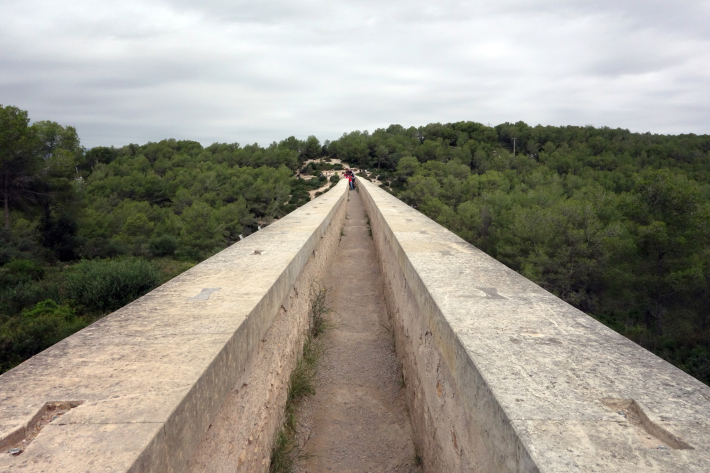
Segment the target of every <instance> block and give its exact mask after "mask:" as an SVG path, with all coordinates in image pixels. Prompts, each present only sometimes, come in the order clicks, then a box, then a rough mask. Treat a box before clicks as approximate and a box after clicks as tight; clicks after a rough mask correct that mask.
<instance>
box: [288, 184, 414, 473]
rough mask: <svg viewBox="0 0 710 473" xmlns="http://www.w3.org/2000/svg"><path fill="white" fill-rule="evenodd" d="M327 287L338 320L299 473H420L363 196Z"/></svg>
mask: <svg viewBox="0 0 710 473" xmlns="http://www.w3.org/2000/svg"><path fill="white" fill-rule="evenodd" d="M325 284H326V286H328V287H329V288H330V289H331V301H330V302H331V306H332V307H333V308H334V309H335V310H336V311H337V314H334V315H332V317H331V318H332V322H333V327H332V328H331V329H330V330H329V331H328V332H327V333H326V335H325V336H326V341H325V343H326V345H327V346H328V347H329V348H328V350H327V351H326V353H325V355H324V356H323V359H322V361H321V364H320V366H319V369H318V377H317V381H316V394H315V396H309V397H308V398H306V400H305V402H304V403H303V404H302V406H301V408H300V409H299V430H300V431H301V445H303V443H304V442H305V445H306V447H305V450H306V452H307V453H309V454H310V455H311V456H310V457H309V458H308V459H307V460H305V461H303V462H302V463H301V465H300V467H299V471H300V472H311V473H315V472H329V471H333V472H356V471H357V472H369V471H373V472H377V471H381V472H385V471H386V472H391V471H399V472H410V471H412V472H413V471H418V468H417V467H416V466H415V450H414V445H413V443H412V433H411V424H410V421H409V415H408V413H407V409H406V406H405V402H404V396H403V390H402V387H401V385H400V380H401V379H402V378H401V373H400V370H399V367H398V363H397V358H396V356H395V354H394V350H393V348H394V347H393V345H392V343H393V341H392V338H391V335H390V333H389V332H388V331H387V329H386V328H385V327H388V326H389V325H388V320H387V314H386V310H385V303H384V296H383V293H382V283H381V275H380V270H379V266H378V264H377V259H376V254H375V247H374V243H373V241H372V238H371V237H370V234H369V227H368V223H367V217H366V215H365V210H364V208H363V205H362V201H361V200H360V196H359V194H358V193H357V192H355V191H350V196H349V200H348V203H347V217H346V220H345V227H344V229H343V237H342V239H341V242H340V245H339V247H338V252H337V254H336V258H335V261H334V262H333V264H332V266H331V268H330V269H329V270H328V271H327V277H326V281H325Z"/></svg>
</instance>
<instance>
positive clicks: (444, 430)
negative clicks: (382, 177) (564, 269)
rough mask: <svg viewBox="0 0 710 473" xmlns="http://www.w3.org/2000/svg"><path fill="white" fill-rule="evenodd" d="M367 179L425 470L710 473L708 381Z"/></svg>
mask: <svg viewBox="0 0 710 473" xmlns="http://www.w3.org/2000/svg"><path fill="white" fill-rule="evenodd" d="M358 184H359V192H360V193H361V195H362V197H363V202H364V203H365V207H366V209H367V212H368V215H369V218H370V222H371V227H372V234H373V238H374V240H375V244H376V247H377V249H378V253H379V257H380V264H381V266H382V270H383V275H384V279H385V281H386V288H385V292H386V296H387V303H388V309H389V313H390V317H391V321H392V325H393V328H394V333H395V339H396V350H397V354H398V356H399V358H400V361H401V363H402V366H403V371H404V376H405V384H406V389H407V400H408V405H409V410H410V415H411V418H412V423H413V426H414V430H415V434H416V439H415V441H416V442H417V443H418V446H419V449H420V454H421V456H422V458H423V463H424V469H425V471H430V472H471V471H473V472H555V473H557V472H559V473H562V472H565V473H566V472H620V473H621V472H624V473H627V472H638V473H641V472H644V473H646V472H669V473H670V472H697V473H701V472H708V471H710V450H709V449H710V388H709V387H707V386H706V385H704V384H702V383H701V382H699V381H697V380H696V379H694V378H692V377H691V376H689V375H687V374H685V373H684V372H682V371H681V370H679V369H677V368H675V367H673V366H672V365H670V364H669V363H667V362H665V361H663V360H662V359H660V358H658V357H656V356H655V355H653V354H652V353H650V352H648V351H646V350H644V349H643V348H641V347H639V346H638V345H636V344H634V343H633V342H631V341H629V340H627V339H626V338H624V337H622V336H621V335H619V334H617V333H616V332H614V331H612V330H611V329H609V328H607V327H605V326H604V325H602V324H600V323H598V322H597V321H596V320H594V319H593V318H591V317H589V316H587V315H586V314H584V313H582V312H580V311H579V310H577V309H575V308H574V307H572V306H570V305H569V304H567V303H565V302H563V301H562V300H560V299H558V298H557V297H555V296H553V295H552V294H550V293H548V292H547V291H545V290H543V289H542V288H540V287H539V286H537V285H536V284H534V283H532V282H531V281H529V280H527V279H525V278H524V277H522V276H520V275H519V274H517V273H515V272H514V271H512V270H510V269H509V268H507V267H506V266H504V265H502V264H501V263H499V262H497V261H496V260H494V259H492V258H490V257H489V256H487V255H486V254H484V253H483V252H481V251H479V250H478V249H476V248H474V247H473V246H471V245H470V244H468V243H466V242H465V241H463V240H462V239H461V238H459V237H457V236H456V235H454V234H453V233H451V232H450V231H448V230H446V229H445V228H443V227H442V226H440V225H438V224H437V223H436V222H434V221H432V220H431V219H429V218H427V217H426V216H424V215H422V214H421V213H419V212H417V211H416V210H414V209H412V208H410V207H409V206H407V205H406V204H404V203H403V202H401V201H399V200H398V199H396V198H395V197H393V196H391V195H390V194H388V193H386V192H385V191H383V190H382V189H380V188H378V187H376V186H375V185H373V184H371V183H369V182H367V181H366V180H364V179H358Z"/></svg>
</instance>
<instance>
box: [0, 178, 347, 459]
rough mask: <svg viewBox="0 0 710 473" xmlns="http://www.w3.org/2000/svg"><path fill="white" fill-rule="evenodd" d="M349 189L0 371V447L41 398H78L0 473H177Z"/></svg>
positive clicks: (326, 197) (38, 407)
mask: <svg viewBox="0 0 710 473" xmlns="http://www.w3.org/2000/svg"><path fill="white" fill-rule="evenodd" d="M345 191H346V186H345V183H344V182H342V183H340V184H339V185H338V186H337V187H336V188H335V189H333V190H332V191H330V192H328V193H326V194H324V195H323V196H321V197H320V198H318V199H316V200H315V201H312V202H310V203H309V204H306V205H305V206H303V207H301V208H300V209H298V210H297V211H295V212H293V213H291V214H289V215H288V216H286V217H284V218H283V219H281V220H279V221H277V222H275V223H274V224H272V225H270V226H268V227H266V228H265V229H264V230H261V231H259V232H257V233H255V234H253V235H251V236H249V237H247V238H245V239H244V240H242V241H240V242H239V243H237V244H235V245H233V246H231V247H230V248H227V249H226V250H224V251H222V252H220V253H219V254H217V255H215V256H213V257H212V258H210V259H208V260H206V261H204V262H203V263H201V264H199V265H197V266H195V267H194V268H192V269H191V270H189V271H187V272H185V273H183V274H182V275H180V276H178V277H177V278H175V279H173V280H172V281H170V282H168V283H166V284H164V285H163V286H161V287H159V288H157V289H155V290H154V291H152V292H151V293H149V294H147V295H146V296H144V297H142V298H140V299H138V300H137V301H135V302H133V303H131V304H129V305H127V306H126V307H124V308H122V309H120V310H118V311H116V312H114V313H113V314H111V315H109V316H107V317H105V318H103V319H102V320H100V321H98V322H96V323H95V324H93V325H91V326H90V327H87V328H86V329H84V330H82V331H81V332H78V333H76V334H75V335H73V336H71V337H69V338H67V339H66V340H64V341H62V342H60V343H58V344H56V345H55V346H53V347H51V348H49V349H48V350H45V351H44V352H42V353H40V354H39V355H37V356H35V357H33V358H31V359H30V360H28V361H27V362H25V363H23V364H22V365H20V366H18V367H17V368H15V369H13V370H11V371H9V372H7V373H5V374H4V375H2V376H0V445H2V446H3V448H5V447H7V449H9V444H10V443H11V442H10V440H13V439H11V437H12V436H13V434H14V435H15V437H17V435H20V436H21V435H22V434H23V431H24V429H25V428H27V427H28V426H29V425H30V424H31V423H32V420H33V418H34V416H35V415H36V414H37V412H38V411H40V410H41V409H42V407H43V406H44V405H45V404H46V403H47V402H56V401H83V402H82V404H81V405H79V406H78V407H75V408H73V409H71V410H70V411H69V412H67V413H66V414H64V415H62V416H61V417H58V418H57V419H55V420H53V421H52V422H51V423H50V424H48V425H46V426H45V427H44V428H43V429H42V431H41V432H40V433H39V435H38V436H37V438H36V439H34V440H33V441H32V442H31V443H30V444H29V446H28V447H27V448H26V450H25V451H24V452H23V453H22V454H21V455H18V456H11V455H9V454H7V453H2V454H0V471H27V472H42V471H46V472H50V471H51V472H86V471H91V472H99V471H111V472H116V471H136V472H138V471H153V472H180V471H183V469H184V468H185V464H186V462H187V460H188V459H189V458H190V457H191V455H192V452H193V449H194V448H195V447H196V446H197V445H198V444H199V442H200V440H201V439H202V437H203V435H204V433H205V431H206V430H207V428H208V426H209V424H210V422H211V421H212V419H214V417H215V415H216V413H217V412H218V410H219V409H220V407H221V406H222V404H223V402H224V400H225V398H226V397H227V395H228V393H229V390H230V388H232V386H233V385H234V383H235V382H236V381H237V379H238V378H239V376H240V375H242V374H243V372H244V369H245V367H246V366H247V364H248V362H249V360H250V359H251V357H252V355H253V354H254V353H255V351H256V350H257V347H258V345H259V342H260V340H261V339H262V337H263V336H264V334H265V332H266V331H267V330H268V329H269V327H270V326H271V324H272V321H273V320H274V318H275V317H276V316H277V313H278V312H279V310H280V309H281V308H282V305H284V304H286V305H288V298H289V293H290V292H291V291H292V288H293V286H294V283H295V282H296V281H297V279H298V277H299V275H301V274H302V272H303V270H304V267H305V266H306V264H307V263H308V261H309V259H311V258H312V257H313V255H314V254H315V252H317V251H318V249H319V245H320V244H321V239H322V238H323V237H324V235H325V234H326V232H327V231H328V229H329V226H330V225H331V223H332V222H333V219H334V218H335V217H336V214H337V213H338V211H339V210H340V209H341V204H342V203H343V201H344V197H345V195H346V193H345ZM336 225H338V224H337V223H336ZM331 233H333V232H331ZM335 234H336V235H337V231H336V232H335ZM216 288H219V290H217V291H214V290H211V291H204V290H205V289H216ZM206 292H207V293H208V297H204V295H205V293H206ZM201 294H202V295H203V297H197V298H196V296H200V295H201ZM268 440H269V441H270V440H271V439H268ZM3 442H4V444H3Z"/></svg>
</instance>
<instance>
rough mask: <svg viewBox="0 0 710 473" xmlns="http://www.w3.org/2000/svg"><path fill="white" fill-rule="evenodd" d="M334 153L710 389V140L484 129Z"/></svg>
mask: <svg viewBox="0 0 710 473" xmlns="http://www.w3.org/2000/svg"><path fill="white" fill-rule="evenodd" d="M328 151H329V153H330V155H331V156H334V157H338V158H341V159H343V160H344V161H347V162H350V163H352V164H353V165H358V166H361V167H365V168H367V169H370V170H372V174H371V176H374V178H376V179H377V181H378V182H382V183H383V184H382V185H383V187H384V188H385V189H387V190H388V191H389V192H391V193H392V194H394V195H395V196H397V197H399V198H400V199H402V200H404V201H405V202H407V203H408V204H410V205H412V206H414V207H415V208H417V209H418V210H420V211H421V212H423V213H425V214H426V215H428V216H429V217H431V218H432V219H434V220H436V221H437V222H439V223H440V224H441V225H443V226H445V227H447V228H448V229H450V230H452V231H454V232H456V233H457V234H458V235H459V236H461V237H462V238H464V239H465V240H466V241H468V242H470V243H472V244H473V245H475V246H476V247H478V248H480V249H481V250H483V251H485V252H486V253H488V254H489V255H491V256H492V257H494V258H496V259H498V260H499V261H501V262H502V263H504V264H506V265H507V266H509V267H510V268H512V269H514V270H515V271H517V272H519V273H520V274H522V275H524V276H525V277H527V278H529V279H531V280H532V281H534V282H536V283H538V284H539V285H541V286H542V287H544V288H545V289H547V290H549V291H550V292H552V293H554V294H556V295H557V296H559V297H561V298H562V299H564V300H565V301H567V302H568V303H570V304H572V305H574V306H575V307H577V308H579V309H581V310H583V311H584V312H586V313H587V314H589V315H591V316H593V317H595V318H596V319H598V320H600V321H601V322H603V323H605V324H606V325H608V326H609V327H611V328H613V329H614V330H616V331H618V332H619V333H621V334H623V335H625V336H626V337H628V338H630V339H631V340H633V341H635V342H637V343H639V344H640V345H642V346H643V347H645V348H647V349H649V350H651V351H653V352H654V353H656V354H657V355H659V356H661V357H662V358H664V359H666V360H668V361H670V362H671V363H673V364H675V365H676V366H678V367H680V368H681V369H683V370H685V371H686V372H688V373H690V374H692V375H693V376H695V377H696V378H698V379H700V380H702V381H703V382H705V383H707V384H710V285H709V283H710V180H709V177H710V137H709V136H707V135H703V136H696V135H679V136H665V135H652V134H649V133H646V134H641V133H631V132H629V131H628V130H621V129H609V128H594V127H591V126H587V127H572V126H568V127H549V126H548V127H543V126H536V127H531V126H528V125H526V124H525V123H523V122H518V123H515V124H509V123H505V124H502V125H498V126H496V127H489V126H484V125H482V124H479V123H473V122H460V123H452V124H446V125H441V124H430V125H427V126H425V127H420V128H409V129H405V128H403V127H401V126H398V125H392V126H390V127H389V128H387V129H378V130H376V131H375V132H374V133H372V134H369V133H367V132H365V133H361V132H354V133H349V134H345V135H343V137H342V138H340V139H339V140H337V141H334V142H333V143H331V144H330V145H329V147H328Z"/></svg>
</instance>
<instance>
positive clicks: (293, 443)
mask: <svg viewBox="0 0 710 473" xmlns="http://www.w3.org/2000/svg"><path fill="white" fill-rule="evenodd" d="M327 296H328V290H327V289H326V288H325V287H323V286H322V285H320V284H315V283H314V284H312V285H311V294H310V303H309V314H308V317H309V326H308V332H307V334H306V339H305V341H304V342H303V352H302V354H301V357H300V358H299V359H298V362H297V363H296V367H295V368H294V370H293V371H292V372H291V377H290V378H289V384H288V396H287V398H286V406H285V407H284V424H283V427H282V428H281V430H279V432H278V433H277V434H276V438H275V439H274V446H273V448H272V450H271V462H270V465H269V472H270V473H290V472H292V471H293V469H294V467H295V465H296V462H297V461H299V460H302V459H305V458H307V457H308V454H307V453H305V452H303V450H302V449H301V447H300V446H299V444H298V440H297V439H296V414H297V410H298V404H299V402H300V401H301V400H302V399H303V398H304V397H306V396H310V395H313V394H315V393H316V389H315V378H316V373H317V370H318V362H319V361H320V359H321V356H322V355H323V352H324V350H325V348H324V346H323V343H322V341H321V340H320V339H319V337H320V336H321V335H323V333H325V331H326V330H327V329H328V327H329V325H328V321H327V320H326V319H325V317H326V316H327V315H328V314H330V313H332V312H333V309H332V308H330V307H329V306H328V304H327Z"/></svg>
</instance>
